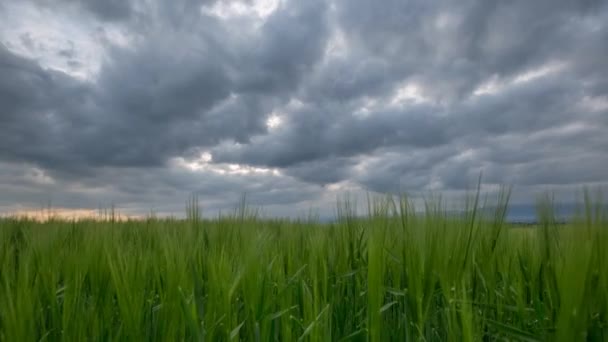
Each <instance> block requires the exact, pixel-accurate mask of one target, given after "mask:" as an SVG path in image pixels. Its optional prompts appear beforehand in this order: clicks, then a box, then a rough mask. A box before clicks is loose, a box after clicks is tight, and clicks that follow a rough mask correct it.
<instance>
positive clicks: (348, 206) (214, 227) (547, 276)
mask: <svg viewBox="0 0 608 342" xmlns="http://www.w3.org/2000/svg"><path fill="white" fill-rule="evenodd" d="M507 197H508V196H506V195H505V193H503V194H501V195H500V198H499V199H498V201H497V202H498V203H499V204H500V205H498V206H494V207H492V208H493V209H491V210H490V209H488V208H486V209H485V210H478V209H477V208H478V202H479V199H478V198H477V199H472V200H471V201H470V202H469V204H468V205H467V208H464V209H465V210H464V211H463V212H462V214H461V215H454V214H453V213H452V214H448V211H446V210H445V209H444V208H443V207H442V206H441V205H440V204H439V202H434V203H431V202H429V203H427V206H426V210H424V211H419V210H414V208H413V205H412V203H411V202H410V201H408V200H407V198H405V197H402V198H398V199H395V198H388V197H386V198H377V199H375V200H370V203H369V210H368V213H367V214H366V215H356V214H355V210H354V209H353V205H352V203H349V202H340V203H338V205H337V209H338V210H337V214H338V215H337V217H338V219H337V220H336V221H335V222H332V223H320V222H317V221H315V220H291V221H289V220H269V219H261V218H258V217H256V215H255V214H254V212H252V211H250V210H248V209H247V208H246V207H245V206H243V207H241V208H240V209H239V210H237V211H235V212H234V213H233V214H232V215H229V216H225V217H222V218H219V219H214V220H209V219H202V218H201V217H200V213H199V212H198V209H197V208H198V207H197V205H196V202H195V201H193V202H190V204H189V205H188V208H187V211H188V218H187V219H186V220H177V219H153V218H150V219H148V220H138V221H114V220H111V219H109V220H104V221H94V220H83V221H79V222H69V221H66V220H50V221H48V222H36V221H34V220H26V219H2V220H0V340H2V341H56V340H65V341H85V340H91V341H94V340H99V341H109V340H115V341H127V340H128V341H144V340H146V341H179V340H192V341H198V340H206V341H229V340H235V341H236V340H242V341H296V340H298V341H331V340H333V341H338V340H343V341H366V340H371V341H381V340H401V341H403V340H410V341H447V340H449V341H478V340H483V341H494V340H516V341H517V340H519V341H536V340H539V341H582V340H589V341H602V340H607V339H608V250H607V249H606V246H608V220H607V215H606V210H605V207H602V206H601V205H600V204H599V203H595V202H594V203H592V202H593V201H589V200H587V202H585V203H583V204H582V205H581V207H580V208H581V210H580V212H579V215H578V216H577V218H575V219H574V220H573V221H572V222H570V223H569V224H566V225H560V224H557V223H556V222H555V221H554V219H553V215H552V206H551V203H550V202H547V201H545V202H543V203H540V204H539V210H538V215H539V223H538V225H537V226H534V227H528V228H514V227H511V226H510V225H509V224H507V223H506V222H505V210H506V198H507Z"/></svg>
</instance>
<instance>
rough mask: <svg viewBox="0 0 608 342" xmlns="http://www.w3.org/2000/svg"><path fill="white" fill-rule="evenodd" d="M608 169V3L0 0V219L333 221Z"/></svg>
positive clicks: (564, 189)
mask: <svg viewBox="0 0 608 342" xmlns="http://www.w3.org/2000/svg"><path fill="white" fill-rule="evenodd" d="M607 170H608V5H607V2H606V1H599V0H598V1H593V0H579V1H571V0H535V1H529V0H515V1H487V0H465V1H428V0H418V1H402V0H383V1H376V0H326V1H323V0H306V1H304V0H261V1H253V0H243V1H237V0H234V1H232V0H178V1H176V0H133V1H126V0H4V1H0V211H5V212H6V211H14V210H19V209H25V208H39V207H41V206H44V205H46V204H47V203H48V202H51V203H52V205H53V206H54V207H59V208H97V207H99V206H106V207H107V206H109V205H110V204H111V203H114V204H115V205H116V206H117V207H119V208H121V209H122V210H124V211H125V212H128V213H138V212H139V213H141V212H149V211H150V210H154V211H157V212H159V213H176V214H179V213H182V212H183V209H184V201H185V200H186V198H187V197H188V196H189V195H190V194H192V193H196V194H198V195H199V196H200V198H201V202H202V204H203V207H204V208H203V210H204V211H206V212H207V213H212V212H215V211H217V210H218V209H230V208H233V207H234V205H235V203H237V202H238V199H239V197H240V196H241V195H242V194H243V193H247V195H248V197H249V201H250V203H252V204H255V205H259V206H263V207H264V208H265V210H266V212H268V213H270V214H272V215H300V214H302V213H306V212H307V211H308V209H311V208H313V209H315V208H318V209H319V210H320V211H321V213H331V212H332V209H333V207H334V202H335V199H336V196H337V195H339V194H344V193H345V192H347V191H350V192H357V191H373V192H393V193H396V192H400V191H408V192H411V193H414V194H423V193H429V192H443V193H447V194H458V193H461V192H462V191H463V190H465V189H467V187H470V186H471V185H473V184H475V182H476V179H477V176H478V175H479V173H480V172H483V182H484V189H489V190H491V189H494V188H495V187H496V186H497V185H499V184H510V185H513V186H514V189H515V197H514V201H515V202H518V203H523V204H525V203H532V202H534V194H536V193H538V192H539V191H544V190H546V189H553V190H555V191H557V192H558V194H560V195H559V196H566V195H565V194H568V193H572V192H574V191H575V190H576V189H580V188H581V186H582V185H583V184H587V185H592V186H601V185H602V184H605V183H606V182H608V172H607ZM560 191H561V192H560ZM564 200H567V198H566V197H564Z"/></svg>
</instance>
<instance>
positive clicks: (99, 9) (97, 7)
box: [30, 0, 136, 21]
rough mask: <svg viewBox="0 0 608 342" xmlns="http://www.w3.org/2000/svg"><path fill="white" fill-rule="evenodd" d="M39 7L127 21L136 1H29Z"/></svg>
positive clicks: (109, 19)
mask: <svg viewBox="0 0 608 342" xmlns="http://www.w3.org/2000/svg"><path fill="white" fill-rule="evenodd" d="M30 1H32V2H34V3H36V4H38V5H40V6H46V7H50V8H53V9H57V7H59V8H61V6H77V7H80V8H82V9H84V10H86V11H88V12H90V13H92V14H94V15H95V16H97V17H99V18H100V19H102V20H107V21H122V20H127V19H129V18H130V17H131V16H132V14H133V11H134V4H135V2H136V1H132V0H103V1H98V0H59V1H54V0H30Z"/></svg>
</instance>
